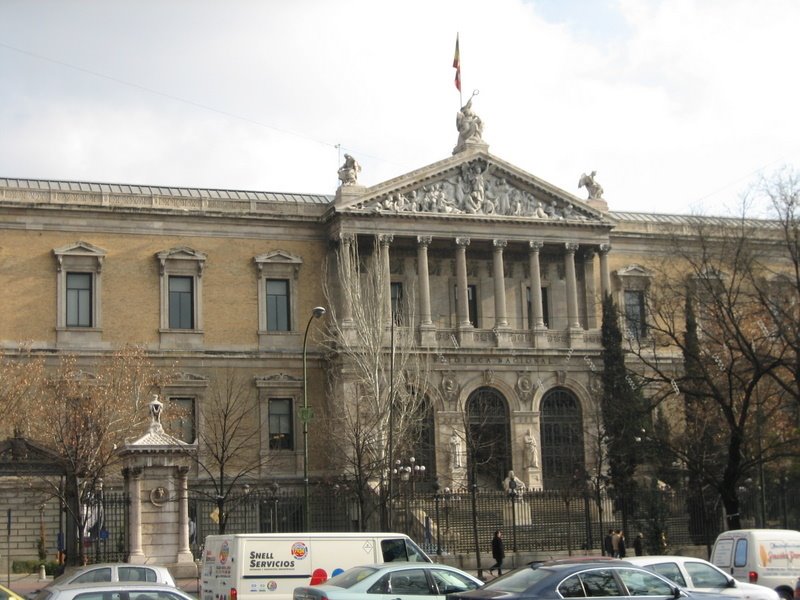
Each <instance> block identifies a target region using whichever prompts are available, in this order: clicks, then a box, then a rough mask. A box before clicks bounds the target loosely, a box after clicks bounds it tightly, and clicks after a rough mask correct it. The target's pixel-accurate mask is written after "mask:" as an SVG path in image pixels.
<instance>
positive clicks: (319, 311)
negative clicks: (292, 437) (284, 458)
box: [300, 306, 325, 531]
mask: <svg viewBox="0 0 800 600" xmlns="http://www.w3.org/2000/svg"><path fill="white" fill-rule="evenodd" d="M324 314H325V308H324V307H322V306H315V307H314V308H313V309H311V316H310V317H309V318H308V323H306V332H305V334H304V335H303V410H302V412H301V414H300V419H301V420H302V421H303V524H304V525H305V527H306V531H311V522H310V521H309V519H310V517H311V512H310V510H309V506H310V504H309V499H308V422H309V421H310V420H311V415H310V413H309V410H308V364H307V360H306V350H307V348H308V330H309V329H310V328H311V321H313V320H314V319H319V318H320V317H321V316H322V315H324Z"/></svg>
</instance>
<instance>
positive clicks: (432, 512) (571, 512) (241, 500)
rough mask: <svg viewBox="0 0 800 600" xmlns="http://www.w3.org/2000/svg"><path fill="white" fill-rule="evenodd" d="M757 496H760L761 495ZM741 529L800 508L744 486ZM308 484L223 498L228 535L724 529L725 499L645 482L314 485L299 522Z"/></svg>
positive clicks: (669, 533) (576, 537)
mask: <svg viewBox="0 0 800 600" xmlns="http://www.w3.org/2000/svg"><path fill="white" fill-rule="evenodd" d="M759 500H764V501H763V502H760V501H759ZM741 501H742V504H741V511H740V512H741V521H742V526H743V527H786V528H797V527H798V526H800V508H797V507H794V506H792V505H791V504H789V503H788V502H786V494H783V496H781V495H780V494H777V495H773V496H771V497H766V498H764V497H763V496H762V497H760V498H759V497H758V496H757V495H756V494H754V493H747V491H743V492H742V494H741ZM303 504H304V495H303V492H302V489H288V488H287V489H281V490H280V491H279V492H276V491H274V490H255V491H253V492H251V493H247V494H242V495H241V496H239V497H237V498H233V499H231V500H229V501H228V502H227V503H226V506H225V510H226V512H227V513H228V521H227V527H226V531H227V532H228V533H244V532H248V533H258V532H285V533H292V532H297V533H299V532H303V531H358V530H362V531H367V530H387V529H391V530H392V531H399V532H402V533H407V534H408V535H409V536H410V537H411V538H412V539H414V540H415V541H416V542H417V543H418V544H420V545H421V546H422V547H423V548H424V549H425V550H426V551H427V552H429V553H430V554H474V553H475V552H476V549H477V550H478V551H480V552H481V553H484V554H488V553H489V552H490V542H491V538H492V535H493V533H494V530H495V529H502V530H503V532H504V534H505V540H506V548H507V550H508V551H518V552H537V553H543V554H547V553H561V552H570V553H581V552H586V551H595V552H599V551H601V548H602V541H603V537H604V535H605V534H606V533H607V532H608V530H609V529H620V530H623V531H624V532H625V533H626V535H627V537H628V539H629V545H630V544H631V542H632V539H633V537H634V536H635V535H636V534H637V533H639V532H641V533H642V534H643V536H644V543H645V548H646V550H647V552H648V553H650V554H655V553H662V552H675V551H679V550H680V549H681V548H682V547H686V546H697V545H701V546H703V545H705V546H707V547H708V548H709V549H710V546H711V544H713V542H714V539H715V538H716V536H717V534H718V533H719V532H720V531H722V530H723V529H724V514H723V511H722V507H721V503H720V502H719V498H718V497H717V496H716V495H714V494H710V493H701V492H695V493H676V492H674V491H664V490H646V491H643V490H639V491H637V493H636V494H635V495H634V496H632V497H628V498H622V499H620V498H617V499H613V498H610V497H609V496H607V495H605V494H601V495H600V496H599V497H597V496H595V495H592V494H590V493H587V492H585V491H578V492H575V493H573V492H569V493H565V492H559V491H533V492H524V493H519V494H517V495H515V496H513V497H512V496H509V495H508V494H506V493H504V492H500V491H486V490H478V489H476V490H475V497H474V506H475V508H474V510H473V497H472V491H471V490H469V489H462V490H457V491H453V492H450V491H447V492H446V493H442V492H438V493H425V494H420V493H408V492H406V493H401V494H399V495H396V496H395V497H394V498H393V499H392V501H391V502H387V503H385V507H384V508H383V510H381V508H382V507H381V502H380V499H379V497H378V496H377V495H374V496H369V497H368V498H366V499H362V502H361V503H359V502H358V499H357V498H355V497H354V496H353V495H351V494H350V493H348V492H347V491H346V490H342V489H339V488H338V487H336V486H312V489H311V492H310V512H311V523H310V524H309V526H308V527H307V526H306V524H305V523H304V521H303ZM216 508H217V507H216V502H215V501H214V500H213V499H210V498H204V497H202V496H201V495H198V494H193V498H192V500H191V508H190V514H191V515H192V518H193V520H194V522H195V531H196V535H195V536H194V539H193V540H192V548H193V551H194V552H195V554H196V555H199V546H200V544H202V540H204V539H205V536H206V535H209V534H212V533H217V532H218V530H219V526H218V523H217V522H216V521H215V515H214V513H215V510H216Z"/></svg>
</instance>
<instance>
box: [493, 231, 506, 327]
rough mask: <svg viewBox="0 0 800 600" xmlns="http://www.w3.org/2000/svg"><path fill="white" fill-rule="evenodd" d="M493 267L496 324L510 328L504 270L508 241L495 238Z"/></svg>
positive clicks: (496, 325)
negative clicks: (504, 250)
mask: <svg viewBox="0 0 800 600" xmlns="http://www.w3.org/2000/svg"><path fill="white" fill-rule="evenodd" d="M492 244H493V245H494V253H493V268H492V271H494V273H493V274H494V324H495V327H497V328H498V329H506V328H508V316H507V315H506V277H505V271H504V270H503V248H505V247H506V245H507V244H508V242H507V241H506V240H493V241H492Z"/></svg>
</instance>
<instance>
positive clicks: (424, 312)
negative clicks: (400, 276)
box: [417, 235, 433, 327]
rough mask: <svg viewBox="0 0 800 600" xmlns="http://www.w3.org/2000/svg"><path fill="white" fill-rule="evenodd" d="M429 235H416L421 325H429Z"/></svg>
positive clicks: (431, 321)
mask: <svg viewBox="0 0 800 600" xmlns="http://www.w3.org/2000/svg"><path fill="white" fill-rule="evenodd" d="M431 239H432V238H431V236H429V235H420V236H417V279H419V322H420V326H421V327H431V326H432V325H433V320H432V319H431V285H430V279H429V274H428V246H430V245H431Z"/></svg>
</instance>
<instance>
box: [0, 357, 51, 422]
mask: <svg viewBox="0 0 800 600" xmlns="http://www.w3.org/2000/svg"><path fill="white" fill-rule="evenodd" d="M45 373H46V369H45V361H44V357H43V355H41V354H35V353H33V352H32V351H31V349H30V347H29V346H26V345H22V346H20V347H19V348H17V349H16V350H14V351H8V352H0V414H2V415H3V419H2V420H0V436H2V437H8V436H11V435H15V434H20V433H21V432H22V429H23V428H24V426H25V421H26V412H27V410H28V407H29V406H30V405H32V403H34V402H35V401H36V399H37V398H38V397H39V395H40V394H41V393H42V390H43V389H44V385H45Z"/></svg>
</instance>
